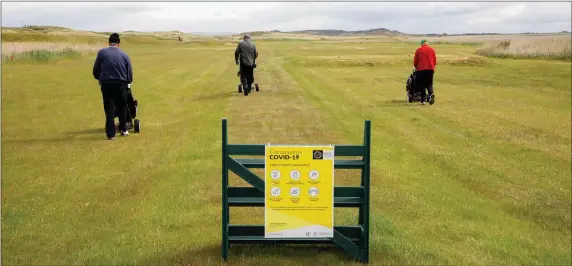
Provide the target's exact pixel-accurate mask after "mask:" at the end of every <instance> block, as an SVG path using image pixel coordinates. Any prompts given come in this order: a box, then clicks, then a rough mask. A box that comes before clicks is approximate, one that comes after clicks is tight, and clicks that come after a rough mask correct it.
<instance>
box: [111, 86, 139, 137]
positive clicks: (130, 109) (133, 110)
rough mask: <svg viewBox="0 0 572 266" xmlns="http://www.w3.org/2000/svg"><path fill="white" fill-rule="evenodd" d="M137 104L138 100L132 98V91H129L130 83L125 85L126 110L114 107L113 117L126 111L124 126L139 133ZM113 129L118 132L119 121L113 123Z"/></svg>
mask: <svg viewBox="0 0 572 266" xmlns="http://www.w3.org/2000/svg"><path fill="white" fill-rule="evenodd" d="M137 106H138V102H137V100H136V99H135V98H133V93H132V92H131V84H129V85H127V103H126V108H125V109H126V110H119V109H118V108H116V109H115V117H114V118H118V117H119V112H121V111H126V112H127V117H126V118H127V121H126V122H125V123H126V128H127V130H131V129H133V131H134V132H135V133H139V132H140V131H141V121H140V120H139V119H136V118H135V117H136V116H137ZM115 130H116V131H117V132H119V131H120V130H119V122H118V123H116V124H115Z"/></svg>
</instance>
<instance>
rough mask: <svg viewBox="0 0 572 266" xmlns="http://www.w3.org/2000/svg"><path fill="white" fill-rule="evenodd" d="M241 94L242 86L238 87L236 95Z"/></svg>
mask: <svg viewBox="0 0 572 266" xmlns="http://www.w3.org/2000/svg"><path fill="white" fill-rule="evenodd" d="M241 92H242V84H241V85H238V93H241Z"/></svg>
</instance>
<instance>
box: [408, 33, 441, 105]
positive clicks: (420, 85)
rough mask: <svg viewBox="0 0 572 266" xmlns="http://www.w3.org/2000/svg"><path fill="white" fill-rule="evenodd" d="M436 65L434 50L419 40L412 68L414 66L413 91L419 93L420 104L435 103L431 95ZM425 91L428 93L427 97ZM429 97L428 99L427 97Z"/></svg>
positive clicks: (433, 95) (433, 96)
mask: <svg viewBox="0 0 572 266" xmlns="http://www.w3.org/2000/svg"><path fill="white" fill-rule="evenodd" d="M435 65H437V57H436V56H435V50H434V49H433V48H432V47H431V46H429V44H427V40H421V47H419V48H417V50H416V51H415V58H414V59H413V66H415V90H416V91H417V92H418V93H421V104H425V101H426V100H429V104H433V103H434V102H435V94H433V74H434V73H435ZM425 89H427V90H428V91H429V95H427V93H426V91H425ZM427 96H429V97H427Z"/></svg>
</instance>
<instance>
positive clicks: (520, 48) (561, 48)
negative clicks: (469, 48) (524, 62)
mask: <svg viewBox="0 0 572 266" xmlns="http://www.w3.org/2000/svg"><path fill="white" fill-rule="evenodd" d="M476 53H477V54H478V55H482V56H488V57H501V58H540V59H557V60H570V59H572V40H570V38H550V37H546V38H534V39H533V38H530V39H526V38H522V39H512V40H503V41H496V42H493V43H491V44H489V45H487V46H486V47H483V48H481V49H478V50H477V51H476Z"/></svg>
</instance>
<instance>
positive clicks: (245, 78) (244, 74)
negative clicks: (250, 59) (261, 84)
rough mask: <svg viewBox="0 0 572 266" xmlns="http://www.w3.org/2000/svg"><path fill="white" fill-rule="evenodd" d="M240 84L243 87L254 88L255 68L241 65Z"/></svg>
mask: <svg viewBox="0 0 572 266" xmlns="http://www.w3.org/2000/svg"><path fill="white" fill-rule="evenodd" d="M240 83H242V86H243V87H246V86H248V87H249V88H251V87H252V83H254V68H253V67H250V66H245V65H243V64H240Z"/></svg>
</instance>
